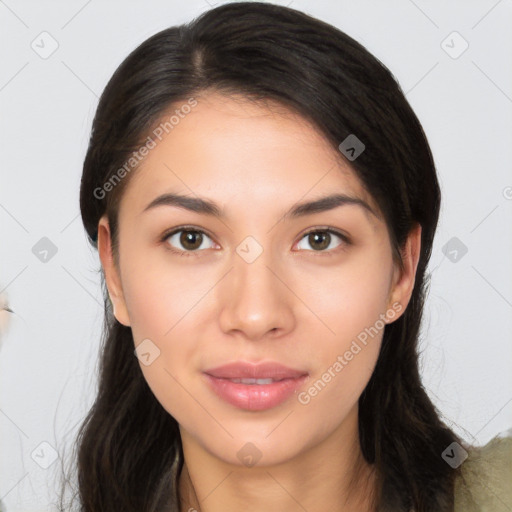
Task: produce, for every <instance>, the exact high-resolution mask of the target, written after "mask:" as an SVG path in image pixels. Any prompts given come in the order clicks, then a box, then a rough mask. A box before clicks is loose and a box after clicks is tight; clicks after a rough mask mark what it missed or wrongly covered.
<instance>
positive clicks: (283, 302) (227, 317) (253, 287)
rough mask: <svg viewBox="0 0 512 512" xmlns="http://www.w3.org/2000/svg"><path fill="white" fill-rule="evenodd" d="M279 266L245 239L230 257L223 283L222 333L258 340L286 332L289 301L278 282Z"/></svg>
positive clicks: (250, 239)
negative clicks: (236, 332)
mask: <svg viewBox="0 0 512 512" xmlns="http://www.w3.org/2000/svg"><path fill="white" fill-rule="evenodd" d="M278 268H279V265H278V263H276V262H275V261H272V254H271V251H270V250H264V248H263V246H262V245H261V244H260V243H259V242H257V240H256V239H254V238H253V237H247V238H246V239H245V240H244V241H242V242H241V243H240V244H239V245H238V247H237V248H236V254H233V268H232V270H231V272H230V273H229V274H228V279H227V281H226V283H225V286H226V287H227V289H225V295H224V300H223V307H222V311H221V315H220V319H221V327H222V329H223V330H225V331H229V330H233V329H234V330H240V331H243V332H244V334H245V335H246V336H247V337H248V338H254V339H256V338H259V337H261V336H264V335H265V333H266V332H268V331H271V330H273V329H278V330H282V329H285V330H286V329H287V328H289V327H290V324H291V323H292V321H293V314H292V304H291V303H290V297H291V296H292V295H293V294H289V293H287V292H286V286H285V285H284V284H283V282H281V280H283V281H285V279H284V277H280V278H278V277H277V276H279V274H280V271H279V270H278Z"/></svg>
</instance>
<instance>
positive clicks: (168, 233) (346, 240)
mask: <svg viewBox="0 0 512 512" xmlns="http://www.w3.org/2000/svg"><path fill="white" fill-rule="evenodd" d="M180 231H193V232H194V233H200V234H202V235H206V236H207V237H208V238H212V237H211V236H210V235H209V234H208V233H206V232H205V231H203V230H202V229H198V228H196V227H194V226H180V227H179V228H173V229H172V230H170V231H166V232H165V233H164V234H163V235H162V237H161V238H160V242H161V243H165V242H166V241H167V239H168V238H169V237H171V236H172V235H175V234H176V233H179V232H180ZM312 233H331V234H333V235H336V236H338V237H339V238H341V239H342V241H343V243H342V244H341V245H340V246H338V247H336V248H335V249H331V250H329V251H325V250H324V251H309V252H313V253H316V255H315V257H316V256H322V257H324V256H335V255H336V254H337V253H338V251H344V250H346V246H347V245H351V243H352V242H351V240H350V238H349V237H348V236H347V235H344V234H343V233H341V232H340V231H338V230H336V229H332V228H327V227H326V228H315V229H312V230H311V231H308V232H306V233H304V234H303V235H302V237H301V239H300V240H302V239H303V238H305V237H306V236H308V235H310V234H312ZM165 248H166V250H168V251H170V252H172V253H173V254H177V255H178V256H185V257H188V256H197V255H198V254H197V253H200V252H201V251H199V250H195V251H180V250H178V249H174V247H172V246H171V245H169V244H165ZM299 252H300V251H299Z"/></svg>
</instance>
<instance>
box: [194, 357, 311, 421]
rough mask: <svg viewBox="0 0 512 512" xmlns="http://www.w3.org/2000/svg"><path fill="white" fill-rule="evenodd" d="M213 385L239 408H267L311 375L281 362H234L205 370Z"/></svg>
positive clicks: (223, 396) (215, 390)
mask: <svg viewBox="0 0 512 512" xmlns="http://www.w3.org/2000/svg"><path fill="white" fill-rule="evenodd" d="M203 375H204V378H205V379H206V382H207V384H208V386H209V387H210V389H211V390H212V391H213V392H214V393H215V394H216V395H217V396H218V397H220V398H221V399H222V400H224V401H225V402H227V403H229V404H230V405H233V406H235V407H237V408H239V409H244V410H248V411H264V410H267V409H272V408H274V407H277V406H278V405H281V404H282V403H283V402H285V401H286V400H287V399H288V398H290V396H291V395H293V394H294V392H296V391H297V389H298V388H300V387H301V386H302V385H303V384H304V382H305V381H306V380H307V379H308V377H309V374H308V373H307V372H305V371H302V370H295V369H292V368H288V367H286V366H283V365H281V364H278V363H263V364H251V363H247V362H242V361H239V362H234V363H230V364H228V365H223V366H220V367H217V368H214V369H210V370H207V371H205V372H204V373H203Z"/></svg>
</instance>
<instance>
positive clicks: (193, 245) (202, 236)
mask: <svg viewBox="0 0 512 512" xmlns="http://www.w3.org/2000/svg"><path fill="white" fill-rule="evenodd" d="M206 239H210V240H211V238H210V237H209V236H208V235H207V234H206V233H205V232H204V231H201V230H200V229H196V228H192V227H181V228H178V229H174V230H173V231H171V232H168V233H166V234H165V235H163V237H162V238H161V240H160V241H161V242H166V243H167V245H169V247H167V249H168V250H170V251H171V252H174V253H177V254H179V255H180V256H192V255H193V254H191V253H194V252H198V251H199V249H211V248H212V247H207V246H206V247H205V243H204V242H205V241H206ZM173 244H175V245H178V246H179V245H181V247H182V248H180V247H178V248H177V249H176V248H174V247H173Z"/></svg>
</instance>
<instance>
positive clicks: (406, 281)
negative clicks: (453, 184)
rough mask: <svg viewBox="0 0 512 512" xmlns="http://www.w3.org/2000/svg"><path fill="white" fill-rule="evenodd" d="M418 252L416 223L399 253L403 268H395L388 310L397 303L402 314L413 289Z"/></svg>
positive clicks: (417, 226)
mask: <svg viewBox="0 0 512 512" xmlns="http://www.w3.org/2000/svg"><path fill="white" fill-rule="evenodd" d="M420 252H421V225H420V224H419V223H416V224H415V225H414V227H413V228H412V229H411V231H410V232H409V235H408V237H407V241H406V243H405V246H404V248H403V249H402V251H401V254H402V261H403V267H404V268H403V270H402V269H400V268H399V267H398V266H395V273H394V276H393V285H392V287H391V290H390V293H389V301H388V308H391V307H392V306H393V304H395V303H399V304H400V305H401V309H400V311H401V312H402V314H403V312H404V311H405V309H406V308H407V305H408V304H409V300H410V299H411V295H412V291H413V289H414V283H415V281H416V270H417V268H418V262H419V257H420ZM400 316H401V315H398V316H397V317H394V320H393V321H395V320H397V319H398V318H399V317H400ZM388 323H390V322H388Z"/></svg>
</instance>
